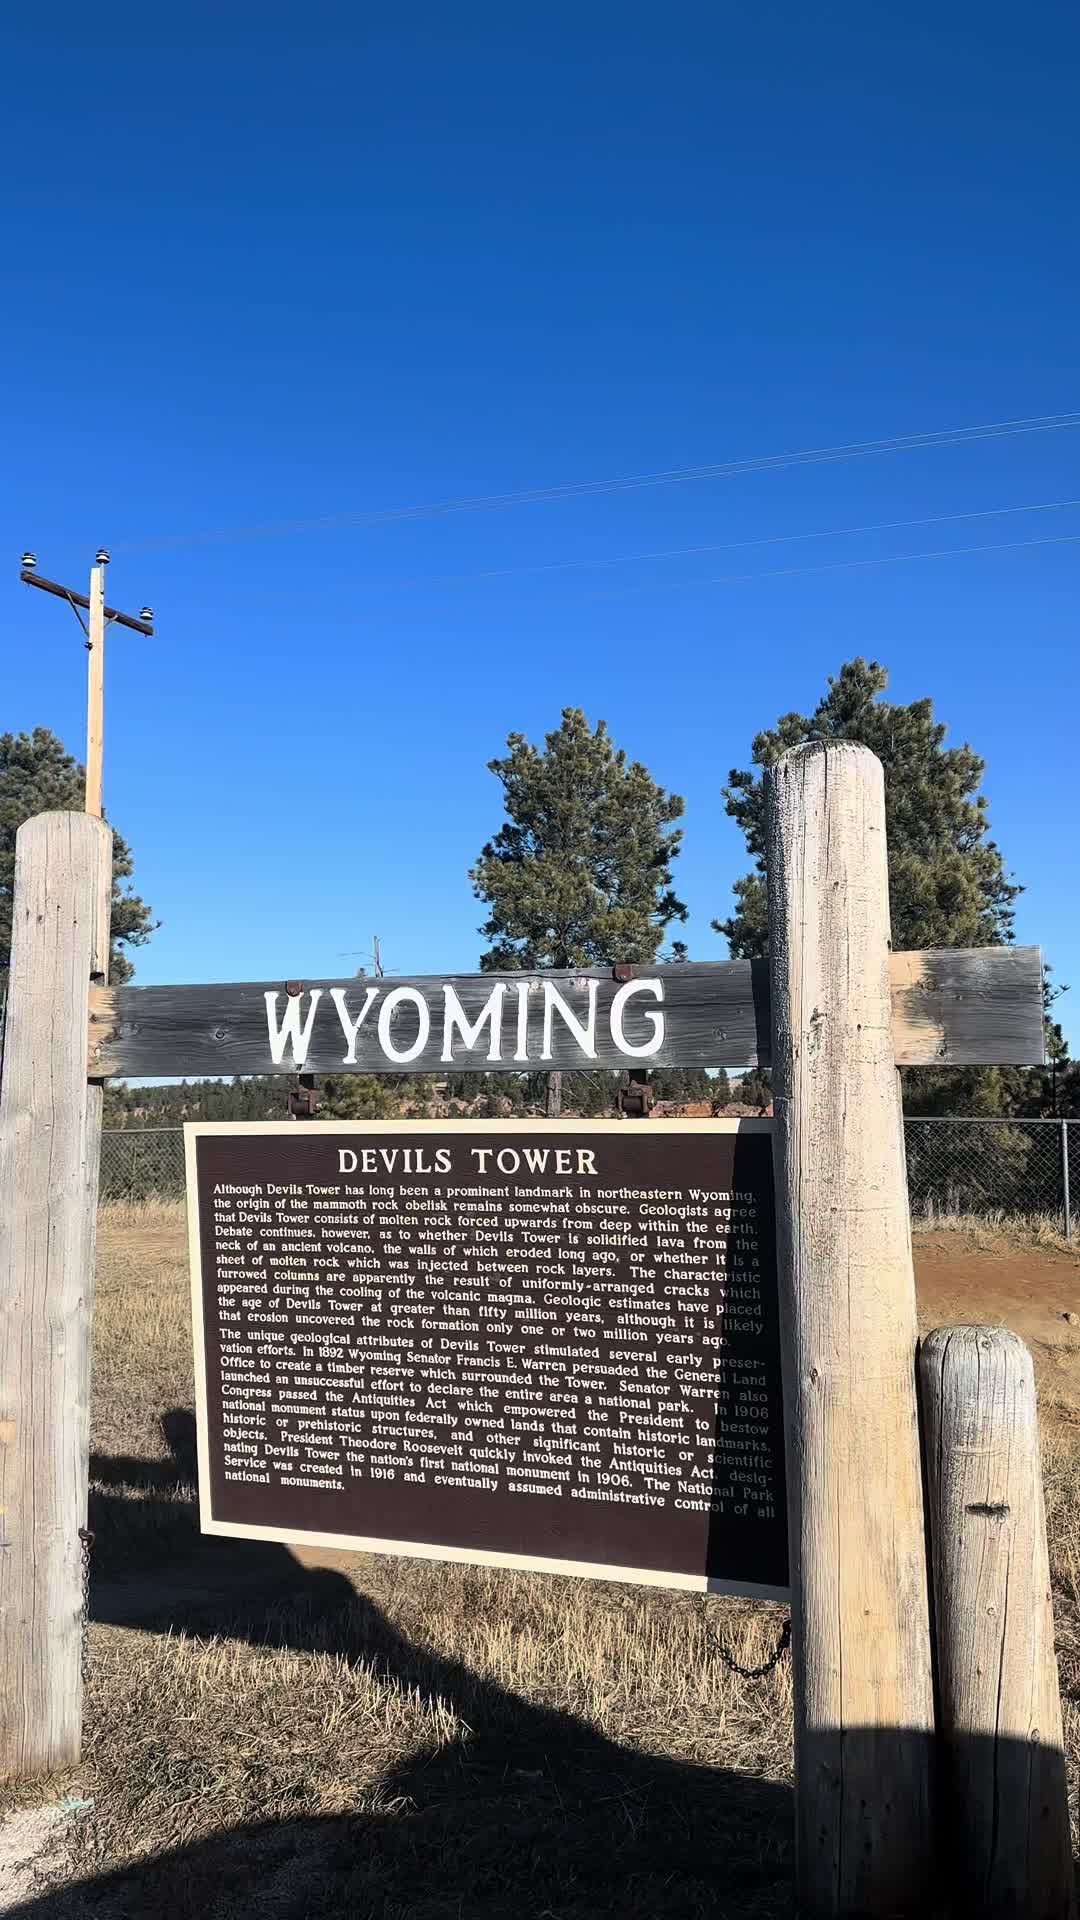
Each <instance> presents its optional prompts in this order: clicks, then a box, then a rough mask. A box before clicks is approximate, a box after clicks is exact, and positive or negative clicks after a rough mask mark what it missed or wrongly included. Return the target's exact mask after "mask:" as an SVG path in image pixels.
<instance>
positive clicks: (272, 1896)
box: [0, 1204, 1080, 1920]
mask: <svg viewBox="0 0 1080 1920" xmlns="http://www.w3.org/2000/svg"><path fill="white" fill-rule="evenodd" d="M1044 1238H1047V1237H1046V1236H1044ZM100 1252H101V1259H100V1281H99V1292H98V1308H97V1333H96V1351H95V1382H94V1414H93V1463H92V1493H91V1520H90V1524H91V1526H92V1527H93V1528H94V1530H95V1533H96V1536H97V1538H96V1545H95V1554H94V1584H93V1608H92V1611H93V1625H92V1628H91V1632H90V1679H89V1686H88V1693H87V1703H86V1749H85V1756H84V1761H83V1764H82V1766H81V1767H80V1768H79V1769H78V1771H77V1773H76V1774H74V1775H73V1776H71V1777H69V1778H65V1779H60V1780H53V1781H50V1782H47V1783H44V1784H43V1785H40V1784H39V1785H38V1786H37V1787H34V1788H30V1789H23V1790H22V1791H20V1790H19V1789H18V1788H15V1789H12V1790H10V1791H9V1792H8V1795H7V1805H8V1806H9V1807H12V1808H16V1807H17V1808H23V1809H25V1808H27V1807H33V1808H34V1809H36V1811H34V1812H30V1813H28V1812H22V1813H20V1814H18V1815H17V1817H16V1818H15V1819H14V1820H13V1821H10V1822H9V1824H8V1829H7V1832H8V1844H7V1847H6V1850H5V1846H4V1840H3V1830H0V1911H4V1910H6V1911H8V1912H18V1913H20V1914H24V1915H26V1916H27V1920H90V1917H91V1916H95V1920H129V1916H130V1920H135V1916H139V1920H147V1917H150V1920H154V1917H155V1916H159V1915H160V1916H177V1917H178V1920H196V1916H198V1920H241V1917H242V1920H254V1916H256V1915H258V1916H260V1920H261V1916H264V1915H265V1916H268V1920H286V1917H287V1920H305V1917H306V1916H309V1915H311V1916H315V1915H319V1916H320V1920H335V1917H336V1916H338V1915H342V1916H343V1915H346V1914H348V1915H349V1916H350V1920H593V1916H599V1915H607V1914H616V1913H617V1914H619V1915H621V1916H622V1917H623V1920H645V1916H646V1915H647V1916H649V1920H662V1917H663V1916H680V1920H697V1916H701V1917H702V1920H704V1916H705V1915H709V1916H711V1917H712V1920H715V1916H717V1915H730V1916H732V1917H733V1920H743V1917H745V1920H751V1917H753V1920H768V1917H769V1916H773V1915H782V1914H787V1913H788V1912H789V1911H790V1892H789V1884H790V1773H791V1691H790V1669H789V1667H788V1665H787V1664H786V1663H784V1664H782V1665H781V1666H780V1667H779V1668H778V1669H777V1670H776V1671H775V1672H774V1673H773V1674H771V1675H770V1676H769V1677H768V1678H767V1679H766V1680H764V1681H761V1682H757V1683H749V1682H744V1681H741V1680H739V1679H736V1678H735V1677H734V1676H732V1675H731V1674H730V1673H729V1672H728V1671H727V1670H726V1669H725V1668H724V1666H723V1664H722V1663H721V1661H720V1659H719V1658H718V1656H717V1654H716V1651H715V1647H714V1645H713V1643H712V1640H711V1637H710V1629H711V1630H712V1631H714V1632H716V1633H721V1634H723V1635H724V1636H725V1637H726V1638H727V1639H728V1640H729V1641H730V1643H731V1644H732V1645H733V1647H734V1648H735V1649H736V1650H737V1651H738V1653H739V1654H740V1656H741V1657H742V1658H743V1659H744V1660H745V1659H749V1660H751V1661H753V1660H756V1659H760V1658H762V1657H763V1656H764V1654H765V1653H766V1652H767V1651H768V1650H769V1649H770V1647H771V1645H772V1644H773V1642H774V1640H775V1636H776V1632H777V1627H778V1624H779V1621H780V1619H781V1618H782V1617H783V1616H782V1610H781V1609H776V1608H763V1607H757V1606H751V1605H749V1604H747V1603H743V1602H739V1601H733V1600H732V1601H725V1600H711V1601H710V1602H709V1603H708V1615H707V1619H708V1623H709V1625H708V1626H707V1625H706V1623H705V1620H704V1619H703V1615H702V1610H701V1607H700V1605H699V1603H698V1602H696V1601H695V1600H693V1599H691V1598H690V1597H688V1596H678V1595H677V1596H674V1597H672V1596H671V1595H667V1594H660V1593H653V1592H650V1591H646V1590H642V1589H635V1588H632V1587H617V1586H602V1585H594V1584H589V1583H584V1582H577V1581H567V1580H563V1579H559V1578H557V1577H554V1576H550V1577H549V1576H539V1575H537V1576H530V1575H522V1574H508V1573H498V1572H488V1571H481V1570H477V1569H470V1568H462V1567H452V1566H437V1565H430V1564H425V1563H417V1562H406V1561H393V1560H381V1559H376V1558H374V1557H371V1558H361V1557H354V1558H351V1559H347V1560H346V1559H340V1560H337V1561H335V1560H334V1559H333V1556H329V1555H324V1556H322V1563H321V1564H313V1563H312V1562H311V1559H310V1557H309V1563H308V1564H303V1562H302V1560H301V1558H300V1557H298V1556H296V1555H294V1554H293V1553H292V1552H290V1551H288V1550H287V1549H285V1548H277V1547H262V1546H253V1545H249V1544H247V1543H241V1542H231V1541H201V1540H200V1536H199V1534H198V1530H197V1515H196V1504H195V1492H194V1485H193V1470H194V1462H193V1424H192V1417H191V1407H192V1377H191V1350H190V1327H189V1314H188V1297H187V1296H188V1281H187V1265H186V1251H185V1245H184V1235H183V1210H182V1208H181V1207H180V1206H179V1205H153V1204H148V1205H146V1206H143V1207H138V1208H130V1209H125V1208H117V1207H113V1208H109V1209H107V1210H106V1211H105V1215H104V1217H103V1221H102V1232H101V1244H100ZM918 1266H919V1276H920V1306H921V1311H922V1314H923V1317H924V1320H925V1322H926V1324H939V1323H941V1322H942V1321H943V1320H945V1319H950V1320H965V1319H966V1320H975V1319H980V1320H1004V1321H1006V1322H1007V1323H1008V1324H1010V1325H1015V1326H1017V1328H1018V1330H1019V1331H1020V1332H1021V1333H1022V1334H1023V1335H1024V1337H1025V1338H1026V1339H1028V1341H1029V1343H1030V1344H1031V1346H1032V1348H1033V1351H1034V1353H1035V1356H1036V1366H1037V1369H1038V1372H1039V1378H1040V1388H1041V1391H1042V1395H1043V1421H1044V1433H1045V1447H1046V1461H1047V1498H1048V1510H1049V1517H1050V1531H1051V1539H1052V1553H1053V1563H1054V1580H1055V1599H1056V1607H1057V1619H1058V1632H1059V1653H1060V1662H1061V1675H1062V1685H1063V1690H1064V1696H1065V1713H1066V1726H1067V1743H1068V1745H1069V1748H1070V1757H1071V1762H1072V1774H1073V1790H1074V1793H1075V1785H1076V1763H1077V1760H1078V1759H1080V1518H1078V1514H1080V1507H1078V1504H1077V1499H1076V1491H1077V1490H1076V1484H1075V1482H1076V1471H1077V1465H1078V1463H1080V1339H1078V1335H1080V1326H1076V1325H1074V1324H1073V1323H1072V1322H1070V1321H1068V1320H1066V1319H1065V1315H1066V1314H1068V1313H1080V1262H1078V1260H1077V1258H1076V1255H1075V1253H1072V1252H1070V1251H1069V1250H1068V1249H1067V1248H1066V1247H1064V1246H1063V1245H1061V1244H1056V1243H1054V1241H1053V1238H1052V1236H1050V1237H1049V1238H1048V1243H1047V1244H1045V1245H1039V1244H1038V1242H1037V1240H1036V1238H1035V1237H1034V1236H1033V1235H1031V1234H1030V1233H1029V1232H1027V1231H1026V1230H1025V1229H1024V1228H1023V1227H1022V1225H1019V1224H1015V1223H1014V1224H1013V1225H1011V1226H1010V1225H1009V1224H1008V1223H998V1224H997V1225H996V1226H995V1227H994V1228H993V1230H988V1229H986V1228H985V1227H982V1228H979V1229H977V1230H973V1229H972V1228H971V1226H970V1225H964V1224H963V1223H961V1224H959V1225H954V1224H951V1223H943V1222H941V1223H936V1224H935V1225H934V1227H933V1228H932V1229H929V1230H927V1231H926V1232H924V1233H922V1234H920V1236H919V1239H918ZM64 1794H69V1795H71V1796H73V1798H74V1800H77V1801H79V1802H83V1803H86V1802H92V1805H85V1804H84V1805H81V1806H79V1805H74V1804H73V1802H72V1801H69V1802H66V1803H65V1805H64V1807H60V1806H59V1805H58V1803H59V1802H60V1800H61V1796H62V1795H64ZM45 1809H51V1810H52V1811H51V1815H50V1818H49V1819H47V1820H44V1819H43V1814H44V1810H45ZM20 1835H22V1836H24V1839H23V1841H20ZM43 1838H45V1839H46V1840H47V1844H45V1845H44V1846H42V1840H43ZM20 1848H21V1855H20Z"/></svg>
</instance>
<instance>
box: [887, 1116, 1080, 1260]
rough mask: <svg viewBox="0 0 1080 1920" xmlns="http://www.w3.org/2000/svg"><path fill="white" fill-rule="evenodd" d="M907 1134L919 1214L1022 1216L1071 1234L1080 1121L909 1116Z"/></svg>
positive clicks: (1079, 1191) (1079, 1169) (1078, 1189)
mask: <svg viewBox="0 0 1080 1920" xmlns="http://www.w3.org/2000/svg"><path fill="white" fill-rule="evenodd" d="M904 1134H905V1138H906V1142H907V1170H908V1193H909V1194H910V1197H911V1211H912V1213H913V1214H915V1215H916V1216H917V1217H918V1216H920V1215H922V1216H931V1217H932V1216H933V1215H935V1214H943V1213H945V1214H949V1213H975V1214H988V1213H1006V1214H1024V1215H1028V1216H1037V1217H1039V1218H1042V1219H1046V1220H1053V1221H1055V1222H1057V1224H1058V1225H1059V1226H1061V1227H1063V1228H1064V1231H1065V1233H1066V1234H1070V1233H1071V1232H1072V1216H1073V1201H1074V1198H1076V1197H1077V1196H1078V1195H1080V1186H1078V1182H1080V1120H921V1119H912V1120H905V1122H904Z"/></svg>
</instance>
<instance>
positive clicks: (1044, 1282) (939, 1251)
mask: <svg viewBox="0 0 1080 1920" xmlns="http://www.w3.org/2000/svg"><path fill="white" fill-rule="evenodd" d="M915 1283H916V1291H917V1294H918V1302H919V1324H920V1326H921V1327H922V1329H923V1330H924V1331H926V1330H928V1329H929V1328H930V1327H941V1326H949V1325H963V1324H965V1323H967V1324H970V1323H972V1322H985V1323H986V1324H988V1325H992V1326H993V1325H1000V1326H1005V1327H1011V1328H1012V1330H1013V1332H1014V1333H1018V1334H1019V1335H1020V1337H1021V1339H1022V1340H1026V1341H1027V1344H1028V1346H1029V1347H1030V1348H1031V1351H1032V1354H1033V1356H1034V1360H1035V1368H1036V1373H1037V1375H1038V1378H1039V1386H1040V1391H1041V1393H1042V1396H1043V1400H1044V1404H1045V1405H1048V1406H1053V1405H1054V1404H1055V1403H1056V1404H1058V1405H1059V1406H1060V1405H1065V1406H1067V1407H1069V1408H1072V1409H1075V1410H1078V1411H1080V1251H1078V1253H1077V1255H1076V1256H1075V1257H1074V1256H1071V1255H1069V1254H1067V1253H1060V1252H1057V1251H1055V1250H1053V1249H1048V1248H1042V1247H1037V1246H1019V1245H1010V1244H1009V1243H1008V1242H1005V1241H1000V1242H997V1243H995V1244H994V1245H993V1247H984V1246H980V1245H979V1244H978V1243H977V1242H976V1241H975V1240H973V1239H968V1238H965V1237H964V1236H963V1235H960V1234H957V1233H946V1232H941V1233H932V1232H926V1233H920V1234H918V1235H917V1236H916V1240H915ZM1070 1316H1072V1317H1071V1318H1070Z"/></svg>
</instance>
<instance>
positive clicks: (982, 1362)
mask: <svg viewBox="0 0 1080 1920" xmlns="http://www.w3.org/2000/svg"><path fill="white" fill-rule="evenodd" d="M919 1365H920V1376H921V1382H922V1394H923V1415H924V1423H925V1434H926V1463H927V1488H928V1495H929V1503H930V1528H931V1542H932V1559H933V1569H934V1601H935V1631H936V1636H937V1654H938V1689H939V1703H940V1705H939V1711H940V1731H941V1745H942V1768H943V1774H944V1778H943V1781H942V1787H943V1804H944V1811H945V1822H946V1829H945V1830H946V1836H947V1840H948V1863H949V1866H950V1869H951V1874H952V1879H953V1886H952V1893H953V1898H954V1902H955V1910H956V1911H957V1912H958V1913H965V1914H967V1913H970V1914H979V1915H981V1916H984V1917H985V1920H1005V1916H1006V1915H1008V1916H1009V1920H1072V1917H1073V1914H1074V1906H1073V1896H1072V1886H1073V1872H1072V1848H1071V1845H1070V1839H1069V1810H1068V1802H1067V1798H1066V1791H1065V1759H1064V1753H1063V1750H1062V1728H1061V1697H1060V1691H1059V1685H1058V1670H1057V1661H1056V1659H1055V1657H1054V1614H1053V1605H1052V1601H1051V1593H1050V1567H1049V1561H1048V1557H1047V1550H1046V1510H1045V1506H1044V1503H1043V1489H1042V1466H1041V1461H1040V1456H1039V1430H1038V1416H1037V1413H1036V1405H1035V1374H1034V1369H1033V1367H1032V1364H1031V1355H1030V1353H1029V1352H1028V1350H1027V1348H1026V1347H1025V1345H1024V1343H1023V1341H1022V1340H1021V1339H1019V1338H1018V1336H1017V1335H1016V1334H1014V1333H1009V1332H1008V1331H1007V1330H1006V1329H1005V1328H1004V1327H943V1328H941V1329H939V1331H938V1332H936V1333H932V1334H931V1335H930V1336H929V1338H928V1339H927V1340H925V1341H924V1342H923V1347H922V1352H921V1355H920V1363H919Z"/></svg>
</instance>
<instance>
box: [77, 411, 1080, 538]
mask: <svg viewBox="0 0 1080 1920" xmlns="http://www.w3.org/2000/svg"><path fill="white" fill-rule="evenodd" d="M1077 426H1080V411H1072V412H1066V413H1055V414H1033V415H1031V416H1029V417H1027V418H1024V419H1018V420H992V421H986V422H983V423H980V424H978V425H976V426H970V427H945V428H940V429H937V430H935V431H933V432H930V433H914V434H912V433H906V434H890V435H887V436H886V437H884V438H882V439H878V440H854V441H849V442H847V443H846V444H843V445H840V446H834V447H807V448H803V449H801V450H799V451H796V452H788V453H775V454H758V455H754V456H752V457H750V458H747V459H742V460H724V461H719V462H712V463H708V464H705V465H702V466H696V467H668V468H662V469H660V470H658V471H656V472H651V473H636V474H624V475H621V476H616V477H615V478H612V479H606V480H580V481H578V480H575V481H566V482H560V483H558V484H556V485H552V486H546V487H527V488H523V489H520V490H519V491H516V492H510V493H490V494H475V495H466V496H463V497H461V498H457V499H454V498H452V499H447V500H436V501H428V502H426V503H422V504H420V505H417V506H408V507H383V508H379V509H377V510H372V511H369V512H366V513H345V514H332V515H330V516H328V517H326V518H322V519H307V520H278V521H263V522H260V523H257V524H256V525H253V526H244V527H241V526H236V527H212V528H207V529H204V530H203V531H201V532H195V533H171V534H160V535H158V536H156V537H155V538H152V539H147V540H128V541H124V542H122V543H120V545H119V546H118V547H117V548H116V549H115V550H116V551H120V550H121V547H122V550H123V551H124V552H127V553H133V552H146V551H147V550H148V549H151V548H161V547H183V546H195V545H202V544H208V543H211V542H217V541H220V542H229V541H236V540H253V539H280V538H285V537H287V536H290V535H295V534H302V533H330V532H335V531H341V530H345V529H349V528H360V527H374V526H382V525H385V524H387V523H389V522H391V521H398V520H422V519H434V518H441V517H442V516H444V515H447V514H452V513H495V512H504V511H505V510H506V509H508V508H510V507H520V506H536V505H544V504H548V503H552V502H559V501H563V500H585V499H592V498H594V497H596V496H598V495H603V494H613V493H631V492H635V491H638V490H640V489H642V488H646V487H670V486H682V485H686V484H688V483H689V482H692V481H699V480H726V479H734V478H737V477H738V476H740V475H742V474H750V473H772V472H777V471H780V470H782V469H784V468H788V467H798V466H819V465H824V464H827V463H834V462H837V461H843V460H860V459H867V458H869V457H871V456H873V455H877V454H885V453H917V452H928V451H932V450H933V449H934V448H937V447H955V446H967V445H969V444H972V443H974V442H978V441H982V440H998V439H1006V438H1012V437H1015V436H1016V435H1018V434H1026V433H1055V432H1059V431H1063V430H1065V429H1069V428H1073V427H1077Z"/></svg>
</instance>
